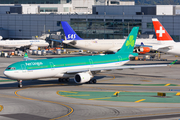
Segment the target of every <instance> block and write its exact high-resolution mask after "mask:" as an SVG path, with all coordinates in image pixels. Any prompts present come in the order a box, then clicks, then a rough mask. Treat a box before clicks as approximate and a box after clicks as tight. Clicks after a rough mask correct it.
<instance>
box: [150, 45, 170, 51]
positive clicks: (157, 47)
mask: <svg viewBox="0 0 180 120" xmlns="http://www.w3.org/2000/svg"><path fill="white" fill-rule="evenodd" d="M172 48H173V46H171V45H154V46H152V49H153V50H159V49H167V50H171V49H172Z"/></svg>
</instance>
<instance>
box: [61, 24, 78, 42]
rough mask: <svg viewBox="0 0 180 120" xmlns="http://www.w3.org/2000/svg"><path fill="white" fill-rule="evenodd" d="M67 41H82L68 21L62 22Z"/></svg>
mask: <svg viewBox="0 0 180 120" xmlns="http://www.w3.org/2000/svg"><path fill="white" fill-rule="evenodd" d="M61 25H62V27H63V30H64V33H65V36H66V40H82V38H80V37H79V36H78V35H77V34H76V32H74V30H73V29H72V28H71V26H70V25H69V24H68V23H67V22H66V21H61Z"/></svg>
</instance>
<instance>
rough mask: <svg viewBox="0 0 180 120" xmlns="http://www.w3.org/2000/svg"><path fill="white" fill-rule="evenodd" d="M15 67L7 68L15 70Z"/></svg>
mask: <svg viewBox="0 0 180 120" xmlns="http://www.w3.org/2000/svg"><path fill="white" fill-rule="evenodd" d="M15 69H16V68H15V67H8V68H7V70H15Z"/></svg>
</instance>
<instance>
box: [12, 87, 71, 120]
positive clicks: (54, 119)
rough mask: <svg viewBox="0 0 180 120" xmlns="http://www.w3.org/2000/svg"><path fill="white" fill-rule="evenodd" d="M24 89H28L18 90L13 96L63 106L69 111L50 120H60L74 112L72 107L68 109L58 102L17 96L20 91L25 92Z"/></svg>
mask: <svg viewBox="0 0 180 120" xmlns="http://www.w3.org/2000/svg"><path fill="white" fill-rule="evenodd" d="M29 88H34V87H29ZM25 89H28V88H24V89H19V90H17V91H15V92H14V94H15V95H16V96H18V97H19V98H21V99H26V100H34V101H41V102H48V103H54V104H59V105H62V106H64V107H66V108H69V109H70V112H68V113H67V114H66V115H63V116H60V117H57V118H52V119H50V120H56V119H60V118H63V117H66V116H68V115H70V114H71V113H73V111H74V109H73V108H72V107H70V106H68V105H65V104H62V103H59V102H54V101H47V100H39V99H33V98H28V97H23V96H21V95H19V94H18V92H19V91H22V90H25Z"/></svg>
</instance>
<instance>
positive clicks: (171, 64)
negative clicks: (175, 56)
mask: <svg viewBox="0 0 180 120" xmlns="http://www.w3.org/2000/svg"><path fill="white" fill-rule="evenodd" d="M177 61H178V60H175V61H173V62H172V63H170V64H169V65H174V64H175V63H176V62H177Z"/></svg>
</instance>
